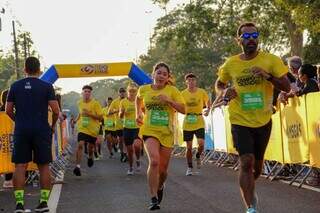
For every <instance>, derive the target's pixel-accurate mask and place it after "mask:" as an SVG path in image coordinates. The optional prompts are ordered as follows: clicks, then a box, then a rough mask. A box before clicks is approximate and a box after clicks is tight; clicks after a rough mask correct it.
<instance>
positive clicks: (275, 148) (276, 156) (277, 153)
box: [264, 112, 284, 163]
mask: <svg viewBox="0 0 320 213" xmlns="http://www.w3.org/2000/svg"><path fill="white" fill-rule="evenodd" d="M264 158H265V159H266V160H273V161H277V162H279V163H283V162H284V159H283V145H282V132H281V119H280V112H276V113H275V114H273V115H272V130H271V135H270V140H269V143H268V146H267V149H266V153H265V156H264Z"/></svg>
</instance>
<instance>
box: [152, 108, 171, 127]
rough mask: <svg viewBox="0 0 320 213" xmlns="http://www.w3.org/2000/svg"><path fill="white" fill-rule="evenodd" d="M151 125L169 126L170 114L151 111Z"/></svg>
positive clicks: (161, 111)
mask: <svg viewBox="0 0 320 213" xmlns="http://www.w3.org/2000/svg"><path fill="white" fill-rule="evenodd" d="M150 124H151V125H154V126H169V114H168V112H166V111H163V110H151V112H150Z"/></svg>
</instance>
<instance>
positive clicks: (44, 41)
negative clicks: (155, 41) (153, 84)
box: [0, 0, 185, 93]
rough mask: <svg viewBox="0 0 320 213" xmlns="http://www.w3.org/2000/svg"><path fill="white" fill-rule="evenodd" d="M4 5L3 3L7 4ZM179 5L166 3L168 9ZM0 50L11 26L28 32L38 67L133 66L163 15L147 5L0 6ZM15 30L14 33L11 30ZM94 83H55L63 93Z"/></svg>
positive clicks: (148, 0)
mask: <svg viewBox="0 0 320 213" xmlns="http://www.w3.org/2000/svg"><path fill="white" fill-rule="evenodd" d="M8 2H9V3H8ZM182 2H185V1H184V0H172V1H171V3H170V4H169V9H171V8H173V7H174V6H176V5H177V4H178V3H182ZM0 7H4V8H5V9H6V13H5V14H0V17H1V19H2V31H1V32H0V46H1V47H2V48H8V47H9V48H11V47H10V46H9V45H12V38H11V32H12V24H11V20H12V19H16V20H18V21H20V22H21V24H22V27H20V29H22V30H26V31H29V32H31V35H32V38H33V41H34V43H35V47H36V50H37V51H38V52H39V54H40V55H41V57H42V58H41V62H42V65H43V66H45V67H49V66H51V65H52V64H64V63H99V62H120V61H135V59H136V58H137V57H138V56H139V55H140V54H143V53H146V52H147V49H148V46H149V38H150V35H151V33H152V29H153V27H154V26H155V24H156V20H157V19H158V18H159V17H161V16H163V15H164V11H163V10H161V9H160V8H159V7H158V6H157V5H154V4H152V0H54V1H52V0H28V1H26V0H10V1H9V0H0ZM16 28H18V29H19V27H16ZM96 80H97V79H60V80H58V81H57V82H56V85H57V86H59V87H62V88H63V93H66V92H69V91H71V90H74V91H80V90H81V87H82V85H84V84H87V83H89V82H92V81H96Z"/></svg>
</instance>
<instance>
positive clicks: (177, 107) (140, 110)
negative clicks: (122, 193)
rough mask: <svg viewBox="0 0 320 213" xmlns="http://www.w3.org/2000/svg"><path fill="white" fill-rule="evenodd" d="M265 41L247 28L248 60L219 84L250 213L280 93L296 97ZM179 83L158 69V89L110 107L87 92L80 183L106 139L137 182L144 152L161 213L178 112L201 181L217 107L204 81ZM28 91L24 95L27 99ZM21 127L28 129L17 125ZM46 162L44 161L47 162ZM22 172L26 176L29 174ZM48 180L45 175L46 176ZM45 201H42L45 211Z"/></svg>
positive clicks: (131, 93)
mask: <svg viewBox="0 0 320 213" xmlns="http://www.w3.org/2000/svg"><path fill="white" fill-rule="evenodd" d="M258 39H259V31H258V28H257V27H256V26H255V25H254V24H253V23H244V24H242V25H241V26H239V28H238V31H237V41H238V44H239V46H240V47H241V48H242V52H241V53H240V54H238V55H235V56H232V57H230V58H228V59H227V60H226V62H225V63H224V64H223V65H222V66H221V67H220V68H219V70H218V78H217V80H216V83H215V88H216V93H217V98H216V100H215V102H214V103H217V102H219V101H222V102H224V103H226V104H228V105H229V106H228V110H229V114H230V121H231V131H232V137H233V141H234V146H235V147H236V149H237V151H238V153H239V156H240V173H239V183H240V191H241V195H242V198H243V201H244V204H245V207H246V212H247V213H254V212H256V210H257V203H258V197H257V194H256V192H255V181H256V180H257V179H258V177H259V176H260V174H261V170H262V166H263V158H264V152H265V150H266V146H267V144H268V141H269V137H270V132H271V127H272V121H271V115H272V112H273V106H272V95H273V87H276V88H278V89H279V90H282V91H285V92H288V91H289V90H290V84H289V81H288V79H287V77H286V74H287V72H288V68H287V67H286V66H285V65H284V63H283V62H282V60H281V59H280V58H279V57H277V56H275V55H272V54H270V53H266V52H263V51H261V50H259V49H258ZM171 75H172V71H171V70H170V68H169V66H168V65H167V64H165V63H158V64H156V65H155V66H154V69H153V72H152V79H153V81H152V83H151V84H148V85H143V86H140V87H138V86H137V85H135V84H133V83H131V84H129V85H128V87H127V88H126V89H125V88H120V89H119V94H118V95H119V97H118V98H116V99H114V100H113V99H112V98H111V97H108V98H107V100H106V105H105V106H104V107H101V105H100V103H99V102H98V101H97V100H95V99H93V98H92V92H93V89H92V87H90V86H88V85H86V86H84V87H83V88H82V99H81V100H80V101H79V102H78V107H79V116H78V117H77V118H76V119H75V120H76V122H77V131H78V135H77V139H78V146H77V152H76V166H75V168H74V170H73V173H74V175H76V176H81V166H80V163H81V159H82V155H83V153H84V150H85V149H86V148H87V150H88V159H87V164H88V166H89V167H92V166H93V164H94V152H95V150H97V149H99V148H97V147H96V142H97V141H99V135H101V132H102V131H104V136H105V138H104V139H105V141H106V143H107V150H108V153H109V156H110V158H113V157H114V155H115V151H117V149H118V148H119V150H120V159H121V161H122V162H126V161H127V162H128V164H129V168H128V171H127V175H134V173H135V172H137V171H140V170H141V163H140V156H141V152H142V150H143V148H144V150H145V152H146V154H147V157H148V162H149V164H148V169H147V181H148V186H149V194H150V200H151V201H150V204H149V206H148V208H149V209H150V210H157V209H160V203H161V201H162V200H163V195H164V189H165V182H166V179H167V176H168V166H169V161H170V158H171V153H172V150H173V146H174V131H175V128H177V127H176V126H174V124H175V122H174V121H175V119H176V112H179V113H182V114H184V121H183V138H184V141H186V143H187V154H186V156H187V166H186V175H187V176H189V175H192V174H193V156H192V142H193V138H194V136H196V138H197V142H198V149H197V153H196V156H195V159H196V165H197V167H198V168H200V166H201V160H200V157H201V155H202V152H203V150H204V139H205V131H204V130H205V129H204V126H205V123H204V118H203V116H207V115H208V113H209V111H210V110H211V102H210V100H209V98H208V95H207V93H206V92H205V90H203V89H201V88H199V87H197V75H196V73H191V72H189V73H187V74H186V75H185V82H186V86H187V88H186V89H185V90H183V91H182V92H180V91H179V90H178V89H177V88H176V87H175V86H174V85H172V84H171V83H170V82H171V81H170V77H171ZM210 75H211V74H210ZM27 86H28V85H27ZM16 87H17V86H15V85H14V86H13V87H12V88H11V89H10V91H9V96H8V103H9V105H8V109H9V110H7V109H6V111H8V113H9V115H11V116H10V117H12V118H13V119H14V116H13V114H12V112H11V111H10V108H11V107H12V106H13V105H16V117H15V119H16V121H17V117H19V116H18V113H20V111H21V109H20V108H19V102H17V101H18V99H17V94H16V92H15V91H16V89H15V88H16ZM21 91H22V90H19V92H20V93H21ZM50 91H51V90H50ZM22 92H23V91H22ZM49 94H51V93H49ZM19 95H21V94H19ZM46 97H47V99H48V98H49V102H48V101H47V102H48V103H49V104H50V106H51V105H52V104H53V103H52V101H51V102H50V100H51V97H52V96H51V95H50V96H48V95H47V96H46ZM47 99H45V100H47ZM213 105H214V104H213ZM53 107H54V106H53ZM18 108H19V109H18ZM101 125H102V126H103V128H101ZM17 127H20V126H19V125H16V128H17ZM18 136H20V135H19V134H18V133H17V135H15V137H16V140H18V139H19V138H20V137H18ZM20 139H21V140H22V138H20ZM23 140H27V139H23ZM19 144H20V143H17V144H15V149H18V145H19ZM14 153H15V154H14V162H16V163H26V162H28V161H30V160H31V159H30V158H29V156H28V157H26V158H25V159H22V160H20V159H19V158H18V156H17V155H16V152H14ZM22 156H23V155H22ZM39 158H43V157H42V155H41V156H39ZM50 160H51V159H47V158H44V159H43V160H41V161H38V163H40V165H41V164H46V163H49V162H50ZM18 168H20V169H21V170H23V168H21V167H18ZM39 168H41V167H39ZM44 169H46V167H45V168H44ZM40 174H41V175H43V174H44V173H41V170H40ZM16 183H17V182H16ZM41 186H44V188H45V189H46V190H47V188H48V186H47V185H45V184H44V185H41ZM15 187H16V190H18V189H19V187H20V192H21V188H22V186H21V185H17V184H16V185H15ZM43 193H44V195H43V196H42V194H41V196H42V197H45V195H46V193H47V191H46V193H45V192H43ZM15 194H16V200H17V208H20V209H21V204H23V203H22V202H21V200H23V198H21V194H18V192H15ZM45 201H46V200H43V198H42V202H41V203H45ZM45 204H46V203H45ZM18 205H20V206H18ZM22 207H23V206H22ZM16 212H19V211H16Z"/></svg>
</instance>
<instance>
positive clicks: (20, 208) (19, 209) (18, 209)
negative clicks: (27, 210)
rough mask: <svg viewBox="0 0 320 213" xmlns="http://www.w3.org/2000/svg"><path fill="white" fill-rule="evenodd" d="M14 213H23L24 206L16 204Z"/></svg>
mask: <svg viewBox="0 0 320 213" xmlns="http://www.w3.org/2000/svg"><path fill="white" fill-rule="evenodd" d="M14 213H24V206H23V205H22V204H21V203H18V204H17V205H16V210H14Z"/></svg>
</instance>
